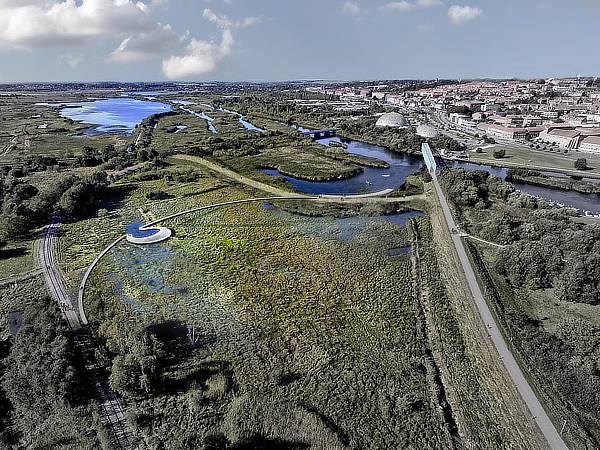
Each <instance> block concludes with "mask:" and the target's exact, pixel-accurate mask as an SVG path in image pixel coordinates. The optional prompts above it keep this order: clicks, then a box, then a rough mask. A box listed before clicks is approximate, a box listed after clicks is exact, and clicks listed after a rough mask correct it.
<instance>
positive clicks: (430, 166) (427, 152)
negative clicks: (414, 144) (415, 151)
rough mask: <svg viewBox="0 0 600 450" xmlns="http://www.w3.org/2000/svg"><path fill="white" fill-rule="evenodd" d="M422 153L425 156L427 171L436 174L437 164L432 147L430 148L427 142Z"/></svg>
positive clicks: (422, 146)
mask: <svg viewBox="0 0 600 450" xmlns="http://www.w3.org/2000/svg"><path fill="white" fill-rule="evenodd" d="M421 153H422V154H423V159H424V160H425V164H426V165H427V170H429V173H431V174H433V173H435V172H436V171H437V163H436V162H435V158H434V157H433V153H432V151H431V147H429V144H428V143H427V142H425V143H424V144H423V145H421Z"/></svg>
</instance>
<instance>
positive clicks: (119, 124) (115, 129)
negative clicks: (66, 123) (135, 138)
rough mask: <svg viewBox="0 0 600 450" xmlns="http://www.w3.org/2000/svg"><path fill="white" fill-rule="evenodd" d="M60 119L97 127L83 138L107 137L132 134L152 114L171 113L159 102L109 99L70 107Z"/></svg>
mask: <svg viewBox="0 0 600 450" xmlns="http://www.w3.org/2000/svg"><path fill="white" fill-rule="evenodd" d="M61 106H63V107H62V108H61V110H60V115H61V116H62V117H66V118H69V119H72V120H74V121H75V122H81V123H85V124H89V125H95V127H91V128H88V129H87V130H85V131H84V132H83V135H84V136H95V135H99V134H105V133H125V134H126V135H130V134H131V133H133V130H134V129H135V127H136V125H139V124H140V123H141V122H142V120H144V119H145V118H146V117H149V116H151V115H153V114H159V113H164V112H168V111H170V110H171V107H170V106H169V105H166V104H164V103H159V102H149V101H142V100H134V99H130V98H109V99H105V100H95V101H92V102H82V103H67V104H63V105H61Z"/></svg>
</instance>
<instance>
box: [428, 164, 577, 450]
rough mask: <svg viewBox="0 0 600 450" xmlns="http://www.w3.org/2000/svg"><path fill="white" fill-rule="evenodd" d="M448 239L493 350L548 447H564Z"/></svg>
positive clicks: (463, 256) (459, 247)
mask: <svg viewBox="0 0 600 450" xmlns="http://www.w3.org/2000/svg"><path fill="white" fill-rule="evenodd" d="M432 178H433V184H434V186H435V190H436V192H437V194H438V197H439V199H440V203H441V205H442V209H443V211H444V216H445V217H446V222H447V223H448V227H449V228H450V230H456V224H455V223H454V219H453V218H452V213H451V212H450V208H449V207H448V202H447V201H446V197H445V196H444V193H443V191H442V188H441V187H440V184H439V182H438V180H437V176H436V175H435V174H433V175H432ZM452 241H453V242H454V247H455V248H456V251H457V253H458V256H459V258H460V262H461V265H462V267H463V270H464V273H465V275H466V278H467V282H468V283H469V288H470V289H471V293H472V294H473V298H474V300H475V304H476V305H477V309H478V311H479V314H480V315H481V318H482V319H483V322H484V323H485V324H487V326H488V332H489V335H490V338H491V339H492V342H493V343H494V346H495V347H496V350H498V353H499V355H500V358H502V361H503V362H504V366H505V367H506V370H507V371H508V373H509V374H510V376H511V378H512V379H513V381H514V383H515V385H516V386H517V389H518V391H519V393H520V394H521V397H522V398H523V400H524V401H525V404H526V405H527V407H528V408H529V411H530V412H531V414H532V416H533V418H534V419H535V421H536V423H537V424H538V426H539V427H540V430H541V431H542V433H543V434H544V437H545V438H546V440H547V441H548V444H549V445H550V447H551V448H553V449H557V450H558V449H561V450H563V449H567V446H566V445H565V443H564V441H563V440H562V437H561V436H560V435H559V434H558V432H557V431H556V428H555V427H554V424H553V423H552V421H551V420H550V417H548V414H546V411H544V408H543V407H542V404H541V403H540V401H539V400H538V398H537V397H536V395H535V393H534V392H533V389H532V388H531V386H530V385H529V383H528V382H527V380H526V378H525V376H524V375H523V372H522V371H521V368H520V367H519V365H518V364H517V361H516V360H515V358H514V357H513V355H512V353H511V352H510V350H509V349H508V346H507V345H506V341H505V340H504V337H503V336H502V333H501V332H500V329H499V328H498V325H497V324H496V321H495V319H494V316H493V315H492V313H491V311H490V309H489V307H488V305H487V303H486V301H485V299H484V298H483V294H482V292H481V289H480V288H479V283H478V282H477V278H476V276H475V272H474V271H473V267H472V266H471V262H470V261H469V258H468V256H467V253H466V251H465V247H464V245H463V242H462V240H461V237H460V235H459V234H455V233H452ZM515 425H517V424H515ZM517 426H518V425H517Z"/></svg>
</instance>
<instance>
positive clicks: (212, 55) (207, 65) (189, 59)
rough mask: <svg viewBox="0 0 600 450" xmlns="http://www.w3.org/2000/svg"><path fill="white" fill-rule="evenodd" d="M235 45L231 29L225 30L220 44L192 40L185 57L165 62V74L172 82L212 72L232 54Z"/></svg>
mask: <svg viewBox="0 0 600 450" xmlns="http://www.w3.org/2000/svg"><path fill="white" fill-rule="evenodd" d="M233 44H234V40H233V35H232V34H231V30H229V29H225V30H223V35H222V39H221V42H220V43H219V44H217V43H215V42H214V41H198V40H196V39H192V40H191V42H190V43H189V44H188V45H187V47H186V51H185V53H184V54H183V55H180V56H172V57H170V58H168V59H166V60H164V61H163V64H162V68H163V73H164V74H165V76H166V77H167V78H169V79H171V80H180V79H184V78H190V77H194V76H199V75H203V74H205V73H208V72H212V71H213V70H215V69H216V68H217V67H218V66H219V64H221V63H222V62H223V60H224V59H225V58H226V57H227V56H229V55H230V54H231V48H232V47H233Z"/></svg>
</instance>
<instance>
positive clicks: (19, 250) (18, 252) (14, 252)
mask: <svg viewBox="0 0 600 450" xmlns="http://www.w3.org/2000/svg"><path fill="white" fill-rule="evenodd" d="M26 254H27V248H24V247H16V248H5V249H1V250H0V260H2V259H10V258H18V257H20V256H25V255H26Z"/></svg>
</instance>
